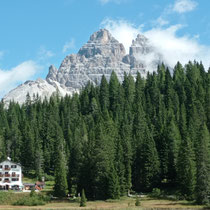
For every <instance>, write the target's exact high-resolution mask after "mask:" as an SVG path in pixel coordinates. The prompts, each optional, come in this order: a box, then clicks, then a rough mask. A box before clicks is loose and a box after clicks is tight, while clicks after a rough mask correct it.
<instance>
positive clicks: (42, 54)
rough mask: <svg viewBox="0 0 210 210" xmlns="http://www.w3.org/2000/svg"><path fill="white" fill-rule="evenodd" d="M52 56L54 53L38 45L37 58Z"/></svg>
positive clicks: (43, 58) (44, 58) (42, 58)
mask: <svg viewBox="0 0 210 210" xmlns="http://www.w3.org/2000/svg"><path fill="white" fill-rule="evenodd" d="M53 56H55V54H54V53H53V52H52V51H50V50H47V49H46V48H45V47H44V46H41V47H40V49H39V52H38V60H41V61H43V60H46V59H48V58H51V57H53Z"/></svg>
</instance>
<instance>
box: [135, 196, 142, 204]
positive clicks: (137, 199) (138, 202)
mask: <svg viewBox="0 0 210 210" xmlns="http://www.w3.org/2000/svg"><path fill="white" fill-rule="evenodd" d="M135 206H141V202H140V199H139V198H138V197H137V198H136V202H135Z"/></svg>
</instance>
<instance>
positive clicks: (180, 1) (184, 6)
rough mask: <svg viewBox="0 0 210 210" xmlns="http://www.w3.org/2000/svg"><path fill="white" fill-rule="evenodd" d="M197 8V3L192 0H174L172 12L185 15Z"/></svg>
mask: <svg viewBox="0 0 210 210" xmlns="http://www.w3.org/2000/svg"><path fill="white" fill-rule="evenodd" d="M196 7H197V2H195V1H193V0H176V2H175V4H174V6H173V11H174V12H178V13H185V12H190V11H193V10H194V9H195V8H196Z"/></svg>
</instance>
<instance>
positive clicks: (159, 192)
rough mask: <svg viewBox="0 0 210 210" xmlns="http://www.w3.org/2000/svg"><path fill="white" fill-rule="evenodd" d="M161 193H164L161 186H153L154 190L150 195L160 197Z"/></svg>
mask: <svg viewBox="0 0 210 210" xmlns="http://www.w3.org/2000/svg"><path fill="white" fill-rule="evenodd" d="M161 195H162V193H161V190H160V189H159V188H153V190H152V192H151V193H150V196H151V197H153V198H160V197H161Z"/></svg>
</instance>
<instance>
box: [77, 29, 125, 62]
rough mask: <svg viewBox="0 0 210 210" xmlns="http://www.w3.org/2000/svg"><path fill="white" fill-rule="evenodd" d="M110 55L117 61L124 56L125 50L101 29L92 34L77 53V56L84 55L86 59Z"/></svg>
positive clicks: (108, 33)
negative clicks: (116, 58)
mask: <svg viewBox="0 0 210 210" xmlns="http://www.w3.org/2000/svg"><path fill="white" fill-rule="evenodd" d="M110 54H111V55H114V56H116V57H118V59H119V58H121V57H122V56H124V55H125V48H124V46H123V44H121V43H119V42H118V41H117V40H116V39H115V38H114V37H113V36H112V35H111V34H110V32H109V31H108V30H106V29H101V30H99V31H97V32H95V33H94V34H92V35H91V36H90V39H89V41H88V42H87V43H86V44H85V45H84V46H83V47H82V48H81V49H80V50H79V52H78V55H81V56H83V55H84V56H85V57H86V58H90V57H93V56H98V55H101V56H108V55H110Z"/></svg>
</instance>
